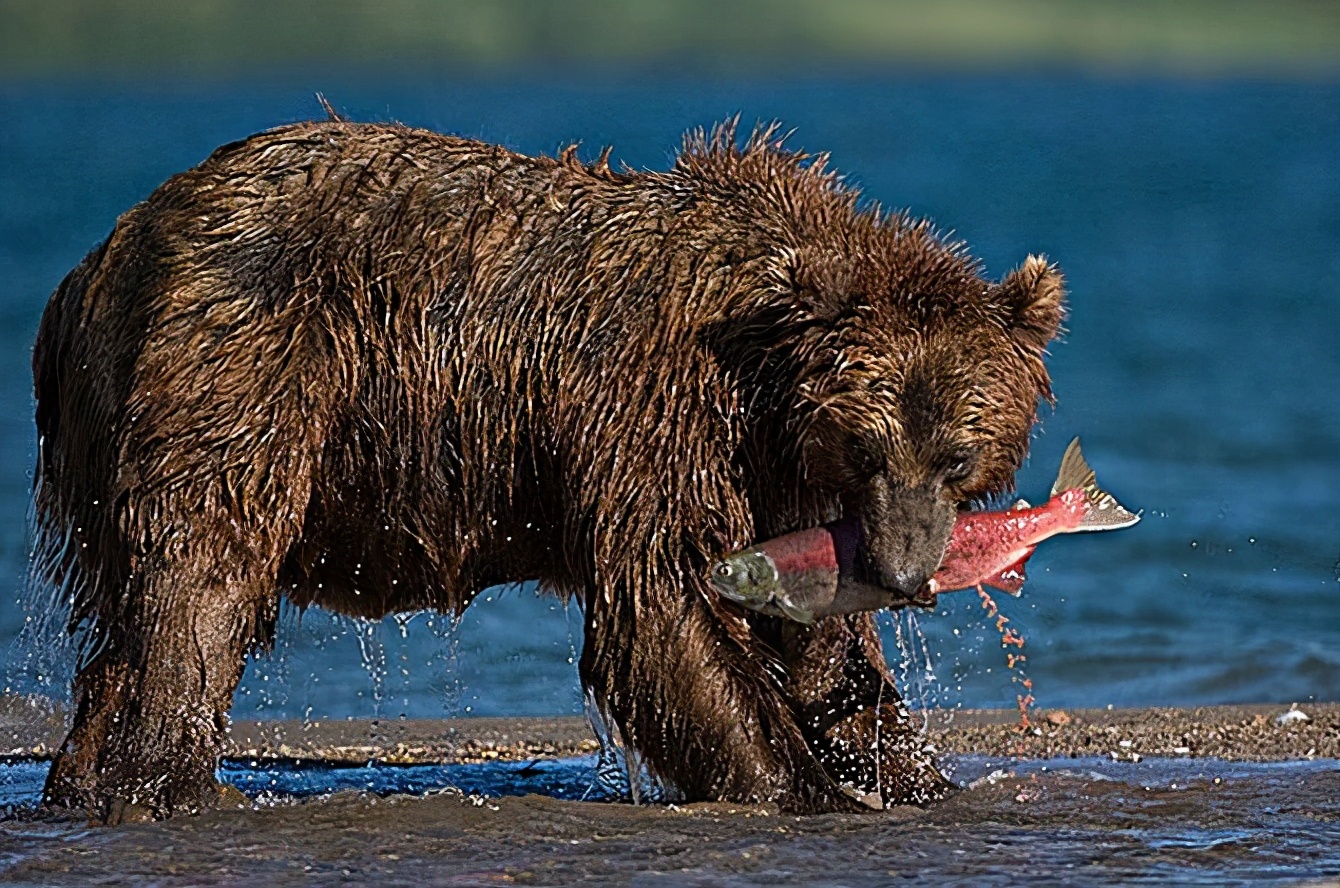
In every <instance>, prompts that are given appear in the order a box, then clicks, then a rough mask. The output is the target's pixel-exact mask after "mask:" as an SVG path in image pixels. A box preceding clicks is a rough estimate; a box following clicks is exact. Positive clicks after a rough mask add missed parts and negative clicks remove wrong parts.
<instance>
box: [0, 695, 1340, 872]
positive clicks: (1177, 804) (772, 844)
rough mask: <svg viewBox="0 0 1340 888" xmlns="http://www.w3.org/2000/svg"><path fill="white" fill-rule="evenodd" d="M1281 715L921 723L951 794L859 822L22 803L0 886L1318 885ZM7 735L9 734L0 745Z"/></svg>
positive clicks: (682, 814) (349, 749)
mask: <svg viewBox="0 0 1340 888" xmlns="http://www.w3.org/2000/svg"><path fill="white" fill-rule="evenodd" d="M17 709H18V715H16V714H15V707H14V706H10V707H8V708H7V709H5V710H0V729H2V733H0V736H2V737H4V738H5V739H6V745H7V746H10V749H11V750H12V751H11V753H10V754H11V755H19V756H23V757H31V756H33V754H34V752H35V751H36V750H38V749H39V748H41V749H42V751H45V750H49V749H50V748H51V747H52V745H53V744H54V743H55V742H58V738H57V732H58V730H59V727H60V722H61V719H60V715H59V713H56V712H48V713H46V714H45V715H41V714H40V713H38V712H37V711H36V710H33V709H32V708H31V707H28V706H26V705H20V706H18V707H17ZM1289 709H1290V707H1289V706H1287V705H1277V706H1242V707H1211V708H1205V709H1187V710H1179V709H1141V710H1112V711H1108V710H1092V711H1091V710H1078V711H1069V712H1066V713H1064V714H1061V713H1058V712H1051V713H1047V712H1040V713H1035V714H1034V716H1033V722H1034V724H1035V728H1034V729H1032V730H1028V731H1021V730H1020V729H1019V725H1018V714H1017V713H1013V712H1004V711H1001V712H994V711H987V712H957V713H952V714H951V713H934V714H933V715H932V719H931V721H932V724H931V725H930V727H929V731H930V733H931V735H932V739H933V742H934V743H936V745H937V746H938V747H939V748H940V749H941V751H942V752H944V753H946V760H947V761H948V762H950V763H951V764H952V765H953V766H954V768H955V776H956V778H957V779H958V780H960V781H961V782H962V783H963V784H964V786H965V788H964V789H963V790H962V791H961V792H959V793H958V794H956V795H955V796H953V797H952V798H950V799H949V800H947V801H945V802H943V803H940V804H937V805H933V806H931V807H929V808H926V809H916V808H898V809H893V810H890V811H885V812H881V813H878V814H869V815H832V816H821V817H803V818H797V817H792V816H786V815H781V814H779V813H777V812H776V811H774V810H770V809H768V808H762V807H758V808H752V807H746V806H737V805H724V804H695V805H682V806H674V805H669V806H645V805H644V806H633V805H630V804H626V803H607V802H572V801H558V800H555V799H552V798H547V797H544V796H536V795H528V796H523V797H514V798H501V799H495V798H485V797H483V796H478V795H473V796H471V795H465V794H462V793H461V792H459V791H454V790H445V791H440V792H435V793H431V794H429V795H427V796H411V795H393V796H387V797H380V796H377V795H373V794H370V793H354V792H342V793H337V794H335V795H330V796H323V797H318V798H314V799H308V800H302V801H288V800H282V799H281V800H279V801H276V802H271V803H269V804H258V805H254V806H253V807H251V808H247V809H237V810H223V811H216V812H212V813H209V814H205V815H202V816H198V817H181V818H176V819H174V820H172V821H169V822H165V823H157V824H144V825H130V826H122V827H116V828H92V829H90V828H88V827H86V826H85V825H84V824H83V823H80V822H76V821H71V820H65V821H60V820H51V819H49V818H34V817H33V816H32V815H27V816H20V817H18V818H16V819H13V820H11V821H10V822H9V823H6V824H0V881H4V882H11V883H27V884H84V883H90V882H98V883H102V884H123V883H131V884H133V883H141V882H153V883H155V884H160V885H199V884H205V885H209V884H239V883H245V884H256V883H270V884H274V885H284V884H290V883H293V884H341V883H364V882H366V883H373V884H380V885H425V884H451V885H496V884H507V883H517V884H554V885H559V884H574V883H576V882H579V881H580V882H583V883H590V884H635V885H637V884H657V885H662V884H669V885H680V884H688V885H755V884H807V885H810V884H818V885H823V884H828V885H876V884H884V883H887V882H889V881H893V880H896V879H901V878H912V877H915V878H919V879H929V880H931V881H935V882H939V881H950V882H955V881H957V882H961V883H964V884H1012V883H1016V882H1019V881H1022V880H1029V881H1039V882H1043V883H1047V882H1053V883H1054V882H1061V881H1064V882H1066V883H1070V884H1106V883H1111V882H1113V881H1122V880H1141V881H1149V882H1155V883H1161V882H1169V881H1173V882H1179V883H1184V884H1185V883H1201V884H1227V883H1232V882H1235V881H1242V880H1247V879H1250V880H1253V881H1267V882H1269V881H1275V882H1280V883H1287V884H1297V883H1298V882H1299V881H1301V880H1312V881H1317V882H1319V883H1324V880H1327V879H1334V878H1336V877H1340V761H1336V759H1340V705H1337V704H1325V705H1313V704H1304V705H1301V706H1300V707H1299V709H1300V710H1301V711H1302V712H1304V713H1305V714H1306V715H1307V716H1308V719H1309V720H1307V721H1303V720H1301V719H1297V718H1296V717H1295V718H1293V719H1286V720H1285V721H1283V722H1282V723H1281V722H1279V721H1278V720H1277V719H1278V718H1279V717H1280V716H1282V715H1284V713H1286V712H1287V711H1289ZM20 716H22V717H20ZM39 716H40V717H39ZM25 730H27V731H29V732H30V733H29V734H27V735H23V731H25ZM43 731H45V732H47V733H45V734H43V733H42V732H43ZM21 735H22V736H21ZM16 738H17V739H18V740H22V741H24V742H23V743H18V744H17V745H12V746H11V745H10V742H11V741H14V740H15V739H16ZM53 738H55V739H53ZM231 744H232V746H231V748H230V750H229V752H230V755H232V756H234V757H236V758H253V757H258V758H282V759H287V760H290V761H291V760H308V761H316V760H321V761H339V762H345V763H352V762H366V761H368V760H370V759H372V760H381V761H387V762H393V761H394V762H401V763H408V762H429V761H433V762H440V761H448V760H450V761H485V762H491V761H495V760H496V761H504V760H512V761H520V760H530V759H534V758H547V757H561V756H569V755H573V754H577V753H583V752H590V751H592V750H593V749H594V748H595V741H594V738H593V736H592V735H591V732H590V729H589V728H588V727H587V726H586V724H585V722H584V721H583V720H581V719H572V718H562V719H458V720H443V721H412V722H390V723H378V724H376V725H374V724H372V723H371V722H334V723H330V722H327V723H313V724H311V725H308V726H304V725H302V724H299V723H292V724H289V723H261V724H249V723H241V724H238V725H235V726H234V728H233V733H232V739H231ZM43 747H44V748H43ZM25 748H26V752H25V751H19V750H21V749H25ZM1071 756H1078V757H1077V758H1071ZM1309 759H1311V761H1309ZM1257 762H1278V763H1279V764H1251V763H1257Z"/></svg>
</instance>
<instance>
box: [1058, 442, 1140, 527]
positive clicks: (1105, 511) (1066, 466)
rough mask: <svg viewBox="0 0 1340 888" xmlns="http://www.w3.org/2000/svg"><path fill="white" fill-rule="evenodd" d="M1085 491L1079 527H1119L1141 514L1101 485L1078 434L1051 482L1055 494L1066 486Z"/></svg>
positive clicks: (1136, 519) (1070, 488) (1136, 518)
mask: <svg viewBox="0 0 1340 888" xmlns="http://www.w3.org/2000/svg"><path fill="white" fill-rule="evenodd" d="M1075 489H1079V490H1082V491H1084V500H1085V504H1086V506H1087V507H1086V509H1085V510H1084V515H1083V516H1082V517H1081V518H1080V523H1079V527H1077V528H1075V529H1076V530H1116V529H1117V528H1121V527H1130V526H1131V525H1132V524H1134V523H1135V522H1137V521H1139V520H1140V516H1139V515H1137V514H1136V513H1134V512H1131V511H1128V510H1127V509H1126V508H1125V507H1123V506H1122V505H1121V503H1119V502H1117V498H1116V497H1114V496H1113V495H1112V494H1110V493H1108V492H1107V491H1106V490H1103V489H1102V488H1101V487H1099V486H1098V479H1097V477H1096V476H1095V475H1094V472H1093V469H1091V468H1089V463H1088V462H1087V461H1086V460H1085V459H1084V454H1083V453H1082V452H1081V451H1080V449H1079V438H1076V439H1075V440H1073V441H1071V442H1070V446H1069V447H1067V448H1066V450H1065V456H1063V457H1061V470H1060V471H1059V472H1057V474H1056V483H1055V484H1053V485H1052V496H1056V495H1057V494H1058V493H1060V492H1062V491H1064V490H1075Z"/></svg>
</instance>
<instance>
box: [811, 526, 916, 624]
mask: <svg viewBox="0 0 1340 888" xmlns="http://www.w3.org/2000/svg"><path fill="white" fill-rule="evenodd" d="M826 527H827V529H828V532H829V534H831V535H832V538H833V554H834V556H835V557H836V560H837V565H838V585H839V586H842V585H847V584H852V585H860V586H875V587H878V588H880V589H883V590H884V591H885V592H887V593H888V595H889V598H890V605H891V606H896V605H903V604H911V605H915V606H917V607H933V606H934V605H935V593H934V592H933V591H932V589H931V581H930V580H927V581H926V582H924V583H922V584H921V587H920V588H919V589H917V590H916V592H915V593H913V594H912V595H911V596H908V595H906V593H904V592H903V591H902V590H898V589H889V588H888V587H887V586H885V585H884V584H883V583H881V582H880V580H879V576H878V574H877V572H876V571H874V570H872V569H871V568H870V565H869V564H868V563H867V559H866V557H865V553H864V552H863V551H862V543H863V542H864V539H865V535H864V534H863V533H862V531H861V523H860V521H858V520H857V519H856V518H855V517H854V516H848V517H845V518H842V519H841V520H839V521H836V522H834V523H832V524H829V525H826Z"/></svg>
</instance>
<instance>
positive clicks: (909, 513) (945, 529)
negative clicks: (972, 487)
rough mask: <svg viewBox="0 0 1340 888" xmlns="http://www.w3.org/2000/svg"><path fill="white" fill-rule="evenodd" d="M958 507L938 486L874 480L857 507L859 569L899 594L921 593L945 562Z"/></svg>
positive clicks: (866, 577)
mask: <svg viewBox="0 0 1340 888" xmlns="http://www.w3.org/2000/svg"><path fill="white" fill-rule="evenodd" d="M957 512H958V510H957V508H956V506H955V505H954V504H953V503H952V502H947V501H945V500H944V498H943V497H942V495H941V490H940V488H939V486H938V485H936V486H931V485H926V486H920V487H908V486H903V485H898V484H890V483H887V482H884V483H880V484H876V485H874V486H873V489H872V490H871V492H870V495H869V496H867V497H866V500H865V502H864V503H863V504H862V508H860V509H859V512H858V515H859V519H858V520H859V524H860V542H859V544H858V557H857V558H856V564H857V570H858V572H859V573H861V574H864V577H863V579H864V580H865V581H866V582H869V583H873V584H874V585H877V586H880V587H881V588H884V589H887V590H888V591H889V592H891V593H893V594H894V596H895V597H897V598H900V599H903V600H906V601H911V600H914V599H918V598H920V597H922V596H921V592H922V590H923V589H924V588H925V586H926V583H927V581H929V580H930V578H931V577H932V576H934V575H935V571H936V570H937V569H939V567H940V559H941V558H942V557H943V556H944V552H945V547H946V546H948V545H949V535H950V533H951V532H952V531H953V529H954V519H955V518H956V517H957Z"/></svg>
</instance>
